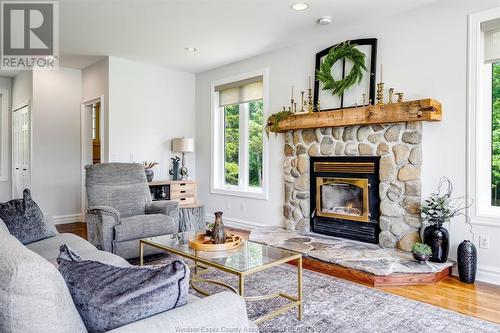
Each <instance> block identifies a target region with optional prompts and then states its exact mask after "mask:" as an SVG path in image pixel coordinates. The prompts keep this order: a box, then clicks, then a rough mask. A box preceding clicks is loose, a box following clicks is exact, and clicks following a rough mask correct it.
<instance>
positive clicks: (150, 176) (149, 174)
mask: <svg viewBox="0 0 500 333" xmlns="http://www.w3.org/2000/svg"><path fill="white" fill-rule="evenodd" d="M144 172H145V173H146V178H147V180H148V182H152V181H153V178H154V176H155V172H154V171H153V170H151V169H144Z"/></svg>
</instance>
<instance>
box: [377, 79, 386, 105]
mask: <svg viewBox="0 0 500 333" xmlns="http://www.w3.org/2000/svg"><path fill="white" fill-rule="evenodd" d="M377 104H384V82H380V83H377Z"/></svg>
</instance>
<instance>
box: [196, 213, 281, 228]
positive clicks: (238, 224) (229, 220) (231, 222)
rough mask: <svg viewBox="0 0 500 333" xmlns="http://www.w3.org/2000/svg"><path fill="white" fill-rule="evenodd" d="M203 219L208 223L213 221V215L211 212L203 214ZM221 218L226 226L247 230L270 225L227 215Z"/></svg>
mask: <svg viewBox="0 0 500 333" xmlns="http://www.w3.org/2000/svg"><path fill="white" fill-rule="evenodd" d="M205 220H206V221H207V222H208V223H212V222H214V220H215V217H214V216H213V215H211V214H205ZM222 220H223V221H224V225H226V226H228V227H231V228H237V229H242V230H247V231H249V230H252V229H253V228H263V227H272V225H269V224H262V223H257V222H253V221H247V220H242V219H237V218H234V217H227V216H222Z"/></svg>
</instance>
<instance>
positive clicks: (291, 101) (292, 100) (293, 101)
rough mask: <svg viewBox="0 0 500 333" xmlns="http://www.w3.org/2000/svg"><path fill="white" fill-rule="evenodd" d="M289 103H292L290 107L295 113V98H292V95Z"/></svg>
mask: <svg viewBox="0 0 500 333" xmlns="http://www.w3.org/2000/svg"><path fill="white" fill-rule="evenodd" d="M290 104H291V105H292V108H291V110H292V112H293V113H295V108H294V104H295V100H294V99H293V97H292V99H290Z"/></svg>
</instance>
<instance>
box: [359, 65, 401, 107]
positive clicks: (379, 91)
mask: <svg viewBox="0 0 500 333" xmlns="http://www.w3.org/2000/svg"><path fill="white" fill-rule="evenodd" d="M394 95H396V96H397V97H398V99H397V101H396V102H397V103H401V102H402V101H403V96H404V93H402V92H397V93H395V92H394V88H389V99H388V101H387V104H392V103H393V101H392V99H393V97H394ZM365 97H366V95H365V94H363V104H364V99H365ZM370 104H371V103H370ZM376 104H377V105H382V104H385V103H384V74H383V65H380V82H379V83H377V103H376Z"/></svg>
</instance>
